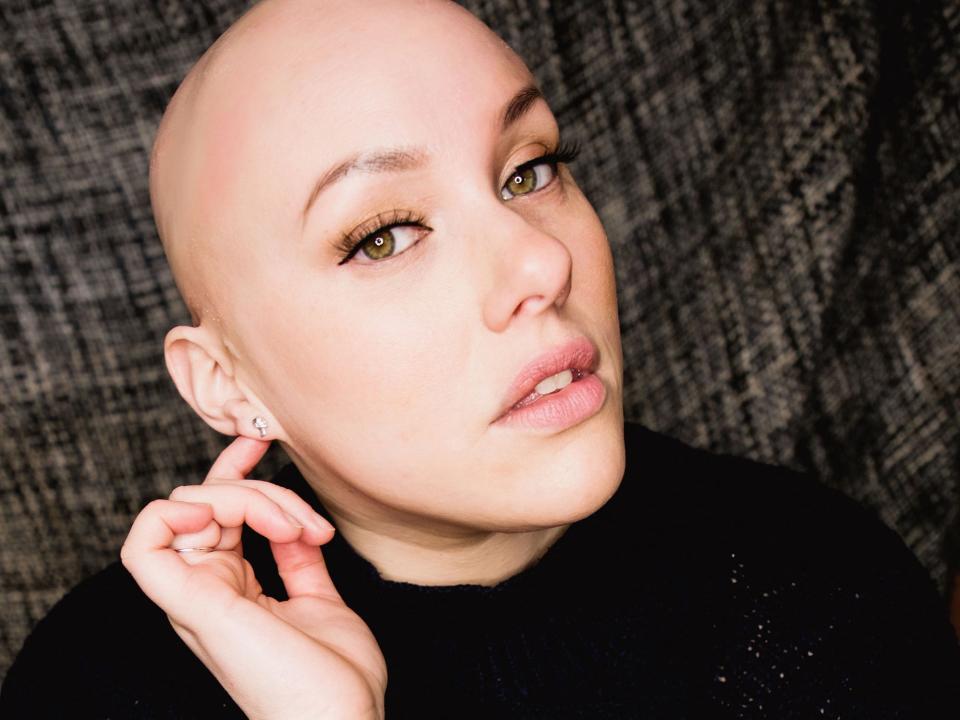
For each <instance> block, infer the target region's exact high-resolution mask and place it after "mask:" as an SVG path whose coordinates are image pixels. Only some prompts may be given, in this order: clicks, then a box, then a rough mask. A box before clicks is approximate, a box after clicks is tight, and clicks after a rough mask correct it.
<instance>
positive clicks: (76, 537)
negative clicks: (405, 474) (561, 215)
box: [0, 0, 960, 676]
mask: <svg viewBox="0 0 960 720" xmlns="http://www.w3.org/2000/svg"><path fill="white" fill-rule="evenodd" d="M465 4H466V5H467V6H468V7H470V9H472V10H474V11H475V12H478V13H479V14H480V15H481V16H482V17H483V18H484V19H486V20H487V21H488V22H489V23H490V24H491V25H492V26H493V27H494V28H495V29H496V30H497V31H498V32H499V33H500V34H501V35H502V36H503V37H504V38H505V39H507V40H508V42H510V44H511V45H512V46H513V47H514V48H515V49H516V50H517V51H518V52H519V53H520V54H521V55H522V56H524V57H525V58H526V59H527V61H528V63H529V64H530V65H531V67H532V69H533V70H534V72H535V74H536V75H537V77H538V78H539V79H540V81H541V82H542V85H543V88H544V90H545V92H546V94H547V96H548V97H549V99H550V100H551V104H552V105H553V108H554V110H555V112H556V113H557V115H558V117H559V120H560V122H561V125H562V127H564V129H565V131H566V133H567V136H568V137H569V138H571V139H579V140H581V141H582V142H583V144H584V150H583V152H582V154H581V156H580V158H579V159H578V160H577V161H576V163H575V164H574V165H573V166H572V169H573V171H574V173H575V174H576V176H577V178H578V180H579V181H580V183H581V185H582V186H583V188H584V190H585V191H586V193H587V194H588V196H589V197H590V198H591V199H592V200H593V202H594V203H595V205H596V206H597V208H598V210H599V212H600V215H601V216H602V218H603V220H604V221H605V223H606V226H607V229H608V232H609V235H610V239H611V242H612V244H613V246H614V253H615V257H616V259H617V275H618V281H619V288H620V312H621V322H622V328H623V343H624V354H625V360H626V370H625V373H626V410H627V415H628V417H630V418H633V419H637V420H640V421H642V422H644V423H645V424H647V425H649V426H651V427H653V428H655V429H658V430H661V431H664V432H666V433H668V434H671V435H674V436H677V437H680V438H682V439H684V440H687V441H688V442H691V443H693V444H696V445H700V446H704V447H709V448H712V449H716V450H723V451H731V452H735V453H738V454H743V455H747V456H750V457H754V458H759V459H763V460H768V461H772V462H777V463H782V464H787V465H791V466H795V467H802V468H809V469H813V470H815V471H817V472H818V473H819V474H820V475H821V477H822V478H823V479H824V480H825V481H826V482H828V483H829V484H831V485H833V486H836V487H839V488H841V489H843V490H844V491H846V492H848V493H849V494H851V495H853V496H855V497H857V498H859V499H861V500H863V501H864V502H866V503H867V504H869V505H871V506H873V507H874V508H876V509H877V511H878V512H879V513H880V515H881V517H882V518H883V519H884V520H885V521H886V522H887V523H889V524H890V525H891V526H893V527H894V528H896V529H897V530H898V531H899V532H900V533H901V534H902V536H903V537H904V538H905V540H906V541H907V543H908V544H909V545H910V547H912V548H913V550H914V551H915V552H916V553H917V555H918V556H919V558H920V559H921V560H922V562H923V563H924V564H925V565H926V566H927V567H928V568H929V569H930V571H931V573H932V574H933V575H934V577H935V578H936V579H937V581H938V582H939V583H941V586H943V584H944V581H945V579H946V573H947V562H948V561H950V560H951V552H953V553H954V554H955V548H956V546H957V542H956V540H948V538H949V537H950V532H952V531H949V528H951V527H955V525H956V522H957V520H956V516H957V509H958V466H960V444H958V435H960V429H958V403H960V400H958V398H960V363H958V348H960V249H958V230H960V228H958V220H960V170H958V158H960V153H958V150H960V117H958V108H960V102H958V100H960V68H958V52H957V45H956V42H957V40H956V38H957V35H958V30H960V0H945V1H944V2H935V3H925V2H913V3H909V5H911V7H912V9H895V8H893V6H900V5H905V4H906V3H882V4H881V3H879V2H877V3H871V2H867V1H866V0H848V1H847V2H843V3H831V2H825V1H821V2H814V1H810V2H797V1H796V0H769V1H766V2H764V1H761V0H756V1H754V2H750V1H747V0H742V1H722V0H721V1H716V0H709V1H707V0H703V1H699V0H642V1H641V0H637V1H628V0H563V2H553V3H551V2H547V1H546V0H539V1H538V0H529V1H526V2H524V1H522V0H470V1H469V2H466V3H465ZM244 7H245V3H244V2H241V1H237V2H233V1H231V0H205V1H203V2H197V1H195V0H3V2H2V3H0V109H2V112H0V278H2V282H0V324H2V328H3V334H2V343H0V383H2V386H0V407H2V413H0V573H2V578H0V676H2V674H3V672H4V671H5V669H6V667H7V666H8V664H9V662H10V660H11V659H12V656H13V654H14V653H15V652H16V651H17V649H18V648H19V646H20V643H21V642H22V639H23V637H24V635H25V633H26V632H27V631H28V630H29V628H30V627H31V626H32V625H33V624H34V623H35V622H36V621H37V620H38V619H39V618H40V617H41V616H42V615H43V614H44V613H45V612H46V611H47V609H48V608H49V607H50V606H51V604H52V603H53V602H55V601H56V600H57V599H58V598H59V597H60V596H61V595H62V594H63V593H64V592H65V591H66V590H67V589H68V588H69V587H70V586H71V585H73V584H74V583H75V582H76V581H77V580H79V579H80V578H81V577H83V576H85V575H87V574H90V573H92V572H94V571H96V570H98V569H99V568H101V567H102V566H104V565H105V564H106V563H108V562H110V561H111V560H113V559H114V558H116V556H117V553H118V549H119V546H120V544H121V541H122V539H123V537H124V535H125V534H126V531H127V529H128V527H129V524H130V522H131V520H132V518H133V516H134V515H135V514H136V512H137V511H138V510H139V508H140V507H141V506H142V505H143V504H144V503H145V502H146V501H147V500H148V499H150V498H153V497H158V496H163V495H166V493H168V492H169V490H170V489H171V488H172V487H173V486H174V485H176V484H180V483H183V482H187V481H199V480H200V479H202V477H203V475H204V473H205V471H206V469H207V467H208V466H209V463H210V461H211V460H212V458H213V457H214V456H215V455H216V454H217V453H218V452H219V450H220V449H221V448H222V447H223V446H224V445H225V444H226V442H227V439H226V438H225V437H223V436H219V435H217V434H216V433H214V432H213V431H212V430H210V429H208V428H207V427H206V426H205V425H204V424H203V423H202V421H201V420H199V419H198V418H197V417H195V416H194V415H193V413H192V411H191V410H190V409H189V408H188V406H187V405H186V404H185V403H183V402H182V400H181V399H180V398H179V395H178V394H177V393H176V390H175V388H174V386H173V383H172V382H171V381H170V380H169V378H168V377H167V374H166V370H165V367H164V363H163V357H162V339H163V336H164V334H165V332H166V331H167V329H168V328H169V327H171V326H172V325H173V324H178V323H184V322H187V321H188V315H187V313H186V310H185V308H184V306H183V304H182V303H181V301H180V299H179V297H178V295H177V292H176V289H175V286H174V284H173V281H172V279H171V276H170V273H169V269H168V267H167V265H166V262H165V260H164V258H163V254H162V252H161V248H160V245H159V243H158V241H157V238H156V235H155V231H154V227H153V223H152V219H151V215H150V208H149V202H148V194H147V153H148V150H149V148H150V144H151V140H152V137H153V132H154V129H155V127H156V124H157V121H158V119H159V117H160V114H161V112H162V110H163V108H164V106H165V103H166V102H167V100H168V99H169V97H170V95H171V94H172V92H173V90H174V88H175V87H176V85H177V83H178V82H179V80H180V79H181V78H182V76H183V75H184V73H185V71H186V69H187V68H188V67H189V65H190V64H191V63H192V62H193V61H194V60H195V59H196V58H197V57H198V56H199V55H200V53H201V52H202V50H203V49H204V48H205V47H206V46H207V45H208V44H209V43H210V42H212V40H213V39H214V38H215V37H216V36H217V35H218V34H219V33H220V32H221V31H222V30H223V29H224V28H225V27H226V26H227V25H228V24H229V23H230V22H231V21H232V20H233V19H234V18H236V17H237V16H238V15H239V14H240V13H241V11H242V10H243V9H244ZM284 461H285V458H283V457H282V456H281V453H280V452H279V451H278V450H277V449H273V450H271V453H270V455H269V456H268V458H267V459H266V460H265V461H264V463H262V465H261V466H260V468H259V472H258V475H259V476H261V477H266V476H269V475H270V474H271V473H272V472H273V471H274V470H275V469H276V468H277V467H278V466H279V464H281V463H283V462H284ZM811 531H813V532H815V528H813V529H812V530H811Z"/></svg>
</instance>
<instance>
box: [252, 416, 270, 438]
mask: <svg viewBox="0 0 960 720" xmlns="http://www.w3.org/2000/svg"><path fill="white" fill-rule="evenodd" d="M253 426H254V427H255V428H256V429H257V430H259V431H260V437H266V436H267V421H266V420H264V419H263V418H262V417H260V416H259V415H257V416H256V417H255V418H254V419H253Z"/></svg>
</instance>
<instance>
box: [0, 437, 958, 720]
mask: <svg viewBox="0 0 960 720" xmlns="http://www.w3.org/2000/svg"><path fill="white" fill-rule="evenodd" d="M624 431H625V436H626V442H627V466H626V468H627V469H626V473H625V476H624V479H623V482H622V483H621V486H620V488H619V489H618V491H617V493H616V494H615V495H614V497H613V498H612V499H611V500H610V501H609V502H608V503H607V504H606V505H605V506H604V507H603V508H601V509H600V510H599V511H598V512H596V513H595V514H594V515H592V516H591V517H589V518H587V519H585V520H582V521H580V522H578V523H575V524H574V525H573V526H572V527H571V528H570V529H569V530H568V531H567V532H566V533H565V534H564V535H563V536H562V537H561V538H560V539H559V540H558V541H557V542H556V543H555V544H554V545H553V547H551V548H550V550H549V551H548V552H547V553H546V554H545V555H544V556H543V558H541V559H540V561H539V562H538V563H536V564H535V565H533V566H532V567H530V568H528V569H526V570H524V571H523V572H521V573H519V574H517V575H515V576H513V577H512V578H510V579H508V580H506V581H504V582H502V583H500V584H498V585H496V586H494V587H481V586H470V585H461V586H456V587H423V586H417V585H410V584H406V583H397V582H391V581H386V580H383V579H381V578H380V577H379V575H378V574H377V572H376V570H375V569H374V568H373V566H372V565H370V564H369V563H368V562H366V561H365V560H364V559H363V558H362V557H360V556H359V555H357V554H356V553H355V552H354V551H353V550H352V549H351V548H350V546H349V545H348V544H347V543H346V542H345V540H344V539H343V538H342V537H341V536H340V535H339V534H338V535H337V536H336V537H335V538H334V540H333V541H331V543H330V544H329V545H328V546H326V547H325V550H324V553H325V557H326V559H327V564H328V567H329V569H330V573H331V575H332V577H333V580H334V582H335V584H336V586H337V588H338V589H339V590H340V592H341V594H342V595H343V597H344V599H345V600H346V601H347V604H348V605H350V607H352V608H353V609H354V610H355V611H356V612H357V613H358V614H359V615H360V616H361V617H362V618H363V619H364V620H365V621H366V622H367V623H368V624H369V625H370V628H371V630H373V633H374V635H375V636H376V637H377V639H378V641H379V642H380V646H381V648H382V649H383V652H384V655H385V657H386V660H387V667H388V672H389V683H388V688H387V715H388V717H389V718H391V720H393V719H395V718H424V717H444V718H551V719H552V718H574V717H576V718H670V719H671V720H674V719H677V718H687V717H689V718H693V717H697V718H700V717H703V718H726V717H730V718H776V719H777V720H789V719H791V718H798V719H799V718H803V719H808V718H864V719H869V720H879V719H883V718H909V719H910V720H917V719H919V718H940V717H942V718H957V717H960V649H958V646H957V643H956V640H955V638H954V635H953V633H952V631H951V629H950V626H949V625H948V623H947V621H946V619H945V611H944V608H943V606H942V603H941V601H940V599H939V598H938V596H937V594H936V592H935V590H934V587H933V584H932V582H931V581H930V579H929V577H928V576H927V574H926V572H925V571H924V570H923V569H922V568H921V566H920V565H919V564H918V563H917V561H916V560H915V559H914V557H913V555H912V554H911V553H910V551H909V550H908V549H907V548H906V547H905V546H904V544H903V542H902V541H901V540H900V539H899V537H898V536H897V535H896V534H895V533H894V532H893V531H891V530H889V529H887V528H886V527H885V526H884V525H883V524H881V523H880V522H879V521H878V520H876V519H875V518H874V516H873V515H872V514H871V513H869V512H867V511H866V510H864V509H862V508H861V507H859V506H858V505H857V504H856V503H854V502H852V501H850V500H848V499H846V498H845V497H843V496H841V495H840V494H838V493H836V492H834V491H831V490H828V489H827V488H825V487H823V486H822V485H819V484H818V483H817V482H816V481H814V480H812V479H810V478H807V477H805V476H802V475H800V474H797V473H794V472H792V471H789V470H785V469H782V468H776V467H772V466H769V465H763V464H760V463H755V462H751V461H747V460H743V459H738V458H734V457H731V456H725V455H715V454H711V453H707V452H704V451H701V450H696V449H693V448H690V447H688V446H686V445H684V444H682V443H680V442H678V441H675V440H671V439H669V438H667V437H665V436H663V435H660V434H657V433H654V432H652V431H650V430H647V429H645V428H643V427H641V426H639V425H634V424H631V423H627V424H626V425H625V428H624ZM275 481H276V482H277V483H279V484H282V485H285V486H287V487H291V488H293V489H295V490H296V491H297V492H299V493H300V494H301V495H303V496H304V497H306V498H308V499H309V500H310V501H311V502H312V503H314V505H315V507H316V508H317V509H318V510H319V511H320V512H323V511H322V508H321V507H320V505H319V504H318V503H317V500H316V497H315V496H314V494H313V493H312V492H311V491H310V490H309V488H308V487H307V486H306V484H305V482H304V480H303V478H302V476H301V475H300V473H299V472H298V471H297V469H296V467H295V466H293V465H288V466H287V467H286V468H284V470H282V471H281V472H280V473H279V474H278V475H277V477H276V478H275ZM324 514H325V513H324ZM325 516H326V517H329V515H326V514H325ZM244 548H245V549H246V551H247V556H248V557H249V558H250V560H251V562H252V563H253V565H254V568H255V569H256V571H257V576H258V578H259V579H260V580H261V583H262V584H263V586H264V588H265V591H267V592H268V593H270V594H273V595H275V596H279V597H282V596H283V591H282V586H281V584H280V582H279V579H278V578H277V576H276V573H275V569H274V568H273V566H272V560H271V559H270V555H269V551H268V550H267V547H266V545H265V543H263V542H262V541H258V540H257V538H256V537H255V536H253V535H252V534H248V535H247V536H245V538H244ZM0 716H2V717H3V718H5V719H7V718H10V719H12V718H38V717H58V718H61V717H63V718H67V717H69V718H88V717H90V718H94V717H95V718H114V719H116V718H226V717H230V718H234V717H242V715H241V713H240V711H239V710H238V708H237V707H236V705H235V704H234V703H233V702H232V700H231V699H230V697H229V696H228V695H227V694H226V693H225V692H224V691H223V690H222V688H221V687H220V686H219V685H218V684H217V682H216V681H215V680H214V678H213V676H212V675H210V673H209V672H208V671H207V670H206V668H204V666H203V665H202V664H201V663H200V662H199V661H198V660H197V659H196V658H195V657H194V656H193V655H192V653H191V652H190V651H189V650H188V649H187V648H186V646H185V645H183V643H182V642H181V641H180V639H179V638H178V637H177V636H176V634H175V633H174V632H173V630H172V628H171V627H170V626H169V624H168V623H167V621H166V618H165V616H164V614H163V613H162V612H161V611H160V610H159V609H158V608H156V607H155V606H154V605H153V604H152V603H151V602H150V601H149V600H147V599H146V598H145V596H144V595H143V594H142V593H141V592H140V591H139V589H138V587H137V586H136V585H135V583H134V582H133V581H132V579H131V578H130V576H129V575H128V574H127V573H126V571H125V570H124V569H123V568H122V566H120V565H119V564H114V565H111V566H110V567H108V568H107V569H106V570H104V571H103V572H101V573H100V574H98V575H96V576H94V577H93V578H90V579H89V580H87V581H85V582H84V583H82V584H80V585H79V586H78V587H76V588H75V589H74V590H73V591H71V592H70V593H69V594H68V595H67V596H66V597H65V598H64V599H63V600H62V601H61V602H60V603H59V604H58V605H57V606H56V607H55V608H54V609H53V610H52V611H51V612H50V614H49V615H48V616H47V617H46V618H45V619H44V620H43V621H42V622H41V623H40V624H39V625H38V626H37V628H36V629H35V630H34V632H33V634H32V635H31V636H30V638H29V639H28V640H27V642H26V644H25V645H24V648H23V650H22V651H21V653H20V655H19V657H18V658H17V661H16V662H15V664H14V665H13V667H12V668H11V670H10V672H9V674H8V676H7V679H6V682H5V684H4V686H3V691H2V694H0Z"/></svg>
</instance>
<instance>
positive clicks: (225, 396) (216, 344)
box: [163, 324, 283, 440]
mask: <svg viewBox="0 0 960 720" xmlns="http://www.w3.org/2000/svg"><path fill="white" fill-rule="evenodd" d="M163 351H164V359H165V361H166V365H167V371H168V372H169V373H170V377H171V378H172V379H173V382H174V384H175V385H176V387H177V390H178V391H179V393H180V395H181V397H183V399H184V400H186V401H187V404H189V405H190V407H192V408H193V410H194V412H196V413H197V415H199V416H200V417H201V418H202V419H203V421H204V422H206V423H207V424H208V425H209V426H210V427H212V428H213V429H214V430H216V431H217V432H221V433H223V434H224V435H231V436H233V435H245V436H247V437H253V438H258V439H264V440H266V439H280V440H282V439H283V437H282V433H279V432H278V430H279V428H278V426H277V424H276V422H275V421H274V420H273V418H272V417H271V416H270V415H269V413H268V412H266V410H265V409H264V408H263V407H262V405H261V403H260V402H259V400H257V399H256V398H255V397H252V396H250V393H249V391H248V390H245V389H244V388H242V387H241V386H240V384H239V383H238V382H237V379H236V374H235V372H234V365H233V361H232V359H231V358H230V355H229V353H227V352H226V349H225V348H224V347H223V343H222V341H221V340H220V338H219V336H217V335H216V334H215V333H213V332H211V331H210V330H209V329H207V328H206V327H204V326H203V325H202V324H201V325H200V326H198V327H191V326H187V325H178V326H177V327H175V328H173V329H171V330H170V331H169V332H168V333H167V336H166V338H164V342H163Z"/></svg>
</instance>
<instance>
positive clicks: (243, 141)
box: [150, 0, 529, 331]
mask: <svg viewBox="0 0 960 720" xmlns="http://www.w3.org/2000/svg"><path fill="white" fill-rule="evenodd" d="M438 11H443V12H438ZM398 13H402V14H403V16H404V17H405V18H410V17H416V18H417V20H418V21H419V20H420V19H421V18H422V19H423V20H424V21H426V19H427V18H430V19H431V20H435V19H436V18H437V17H441V18H445V22H447V23H451V22H453V23H456V27H464V28H466V29H467V30H468V31H472V32H473V35H474V36H479V37H482V38H483V41H484V42H486V43H488V44H489V45H490V46H493V47H496V49H497V51H498V52H500V53H501V55H502V54H503V53H504V51H505V53H506V55H509V56H510V57H511V60H510V62H512V63H516V64H517V66H518V67H522V68H523V71H525V72H527V73H529V71H527V70H526V68H525V66H524V65H523V62H522V61H521V60H520V59H519V58H518V57H517V56H516V55H515V54H514V53H513V51H512V50H510V48H509V47H508V46H507V45H506V43H504V42H503V41H502V40H501V39H500V38H499V37H497V36H496V35H495V34H494V33H493V32H492V31H491V30H490V29H489V28H487V27H486V26H485V25H484V24H483V23H482V22H481V21H480V20H478V19H477V18H476V17H474V16H473V15H472V14H470V13H469V11H467V10H466V9H464V8H462V7H461V6H459V5H457V4H456V3H455V2H452V0H363V2H357V0H320V1H318V0H263V1H262V2H259V3H257V4H256V5H254V6H253V7H252V8H251V9H250V10H248V11H247V12H246V13H245V14H244V15H243V16H241V17H240V19H239V20H237V21H236V22H235V23H234V24H233V25H231V26H230V28H229V29H228V30H227V31H226V32H225V33H224V34H223V35H221V36H220V37H219V38H218V39H217V41H216V42H215V43H213V45H211V46H210V48H208V49H207V51H206V52H205V53H204V54H203V56H202V57H201V58H200V59H199V60H198V61H197V63H196V64H195V65H194V66H193V67H192V68H191V69H190V71H189V72H188V73H187V75H186V77H185V78H184V80H183V82H182V83H181V84H180V86H179V87H178V89H177V91H176V93H175V94H174V96H173V98H172V99H171V101H170V103H169V105H168V106H167V109H166V111H165V113H164V115H163V118H162V119H161V122H160V125H159V128H158V130H157V135H156V139H155V141H154V145H153V149H152V152H151V156H150V199H151V203H152V207H153V213H154V219H155V222H156V225H157V231H158V233H159V236H160V240H161V243H162V244H163V248H164V252H165V253H166V256H167V259H168V262H169V264H170V268H171V270H172V272H173V276H174V279H175V281H176V284H177V287H178V289H179V290H180V294H181V295H182V297H183V299H184V302H185V303H186V305H187V308H188V309H189V311H190V317H191V320H192V322H193V324H194V325H199V324H200V323H201V322H203V321H204V320H205V319H208V318H209V319H210V321H211V322H212V323H213V324H214V325H215V326H216V327H217V328H218V329H219V330H221V331H222V330H223V329H224V326H225V324H227V323H228V319H227V318H225V316H227V315H228V313H227V311H228V310H229V298H228V297H227V296H226V292H225V288H226V287H228V286H231V285H237V284H242V283H243V278H242V277H233V276H231V277H225V276H224V273H223V271H222V270H220V268H219V267H218V266H219V265H220V263H219V262H218V258H221V257H222V256H223V255H222V253H224V252H229V251H231V249H232V248H234V247H237V246H238V243H241V242H243V241H244V239H245V238H246V241H247V242H250V241H251V240H250V238H251V237H255V236H252V235H251V233H253V232H254V230H251V229H250V227H249V224H247V225H245V224H244V223H243V222H242V221H241V220H240V219H237V218H235V217H234V216H235V213H234V210H236V209H237V208H238V207H241V208H245V207H246V206H247V205H250V204H253V205H256V203H257V202H258V201H259V199H258V198H256V197H254V198H250V197H248V196H243V195H242V191H238V189H237V188H238V183H240V182H242V178H241V179H238V177H237V176H239V175H242V173H241V172H239V171H238V167H242V166H241V165H240V163H241V162H242V160H241V159H242V157H243V156H244V151H245V150H251V148H252V147H253V146H254V145H255V144H256V139H251V138H256V133H257V131H258V129H259V128H258V125H259V124H261V123H268V122H269V121H270V117H269V116H270V113H271V112H273V113H274V114H282V113H283V112H288V111H289V110H288V108H289V107H292V108H295V107H297V102H296V101H297V100H298V99H299V98H296V97H289V96H288V97H285V98H284V104H282V105H281V104H277V103H275V104H274V105H272V106H271V105H270V104H268V103H263V102H262V98H261V97H260V95H265V96H266V95H270V94H271V93H273V92H274V88H273V87H272V86H273V85H275V84H276V83H271V78H274V79H275V78H278V77H286V76H287V75H288V74H289V73H290V72H291V71H296V70H301V71H302V68H303V67H304V64H305V63H310V62H318V61H319V62H324V63H330V66H329V67H321V68H320V69H318V70H313V74H314V75H317V74H318V73H320V74H322V73H323V72H327V73H330V74H339V75H341V76H342V75H343V74H345V73H349V72H350V70H351V69H352V67H353V66H352V64H351V63H350V62H349V59H343V58H340V57H338V55H347V54H348V52H347V51H344V50H343V48H345V47H346V48H348V50H351V51H355V50H353V49H354V48H356V47H357V45H358V43H357V39H358V37H359V36H360V34H361V33H366V32H371V33H374V32H383V31H384V28H387V30H388V31H389V30H390V28H391V23H395V22H396V16H397V14H398ZM378 25H379V26H380V27H379V28H378V27H377V26H378ZM478 30H480V32H479V33H478V32H477V31H478ZM338 43H339V44H338ZM344 43H347V44H346V45H345V44H344ZM328 45H329V47H330V48H337V50H336V51H334V50H327V46H328ZM305 49H306V51H305ZM325 52H326V53H327V54H326V55H325V54H324V53H325ZM301 56H302V57H301ZM312 67H313V66H311V69H312ZM361 80H362V79H361ZM247 170H249V168H247ZM248 175H249V172H248ZM256 239H257V241H261V239H260V238H259V237H257V238H256Z"/></svg>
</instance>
